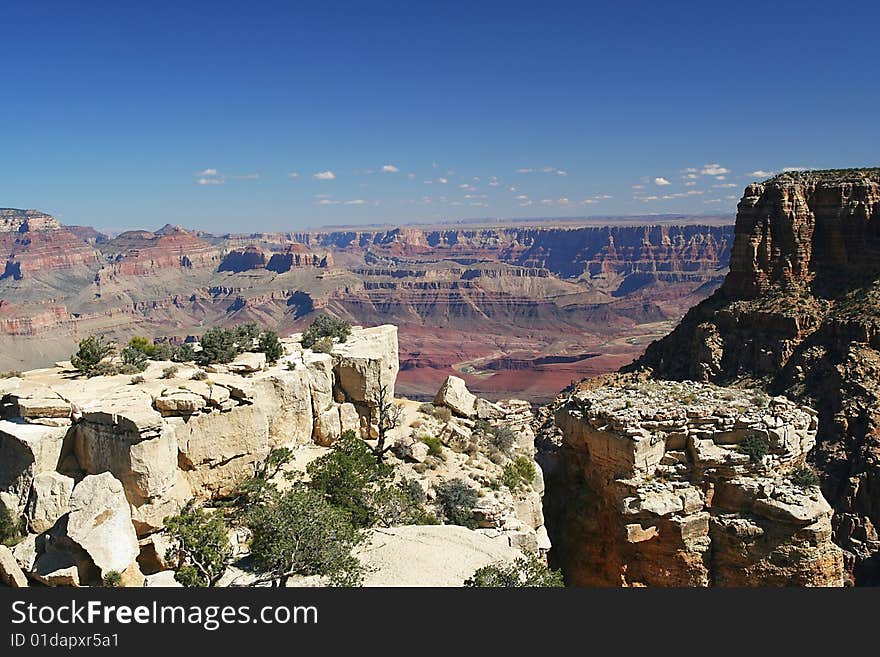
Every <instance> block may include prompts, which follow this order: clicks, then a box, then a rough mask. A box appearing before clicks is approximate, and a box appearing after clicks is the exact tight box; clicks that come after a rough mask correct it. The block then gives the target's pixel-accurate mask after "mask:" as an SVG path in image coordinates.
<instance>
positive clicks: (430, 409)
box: [419, 402, 435, 415]
mask: <svg viewBox="0 0 880 657" xmlns="http://www.w3.org/2000/svg"><path fill="white" fill-rule="evenodd" d="M434 410H435V408H434V404H432V403H431V402H425V403H424V404H419V413H424V414H425V415H434Z"/></svg>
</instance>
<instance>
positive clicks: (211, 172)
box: [196, 169, 218, 176]
mask: <svg viewBox="0 0 880 657" xmlns="http://www.w3.org/2000/svg"><path fill="white" fill-rule="evenodd" d="M196 175H197V176H216V175H218V173H217V169H202V170H201V171H199V172H198V173H197V174H196Z"/></svg>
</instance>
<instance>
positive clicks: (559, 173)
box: [556, 169, 568, 176]
mask: <svg viewBox="0 0 880 657" xmlns="http://www.w3.org/2000/svg"><path fill="white" fill-rule="evenodd" d="M556 175H557V176H567V175H568V171H563V170H562V169H558V170H557V171H556Z"/></svg>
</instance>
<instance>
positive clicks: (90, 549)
mask: <svg viewBox="0 0 880 657" xmlns="http://www.w3.org/2000/svg"><path fill="white" fill-rule="evenodd" d="M67 537H68V538H70V540H72V541H73V542H75V543H76V544H77V545H79V546H80V547H81V548H82V549H83V550H84V551H85V552H86V553H87V554H88V555H89V557H90V558H91V560H92V562H93V563H94V564H95V566H96V567H97V568H98V569H99V570H100V572H101V573H102V574H106V573H107V572H109V571H111V570H115V571H117V572H120V573H122V572H123V571H125V570H126V569H127V568H128V567H129V566H131V565H132V563H134V561H135V559H137V556H138V554H139V552H140V549H139V547H138V541H137V535H136V534H135V530H134V526H133V525H132V522H131V510H130V508H129V504H128V500H127V499H126V497H125V491H124V490H123V487H122V482H121V481H119V480H118V479H117V478H116V477H114V476H113V475H112V474H110V473H109V472H105V473H103V474H99V475H89V476H87V477H85V478H84V479H83V480H82V481H81V482H79V483H78V484H77V485H76V487H75V488H74V489H73V494H72V495H71V497H70V514H69V516H68V518H67Z"/></svg>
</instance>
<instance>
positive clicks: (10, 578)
mask: <svg viewBox="0 0 880 657" xmlns="http://www.w3.org/2000/svg"><path fill="white" fill-rule="evenodd" d="M0 582H2V583H3V584H5V585H6V586H11V587H13V588H25V587H27V585H28V581H27V577H25V575H24V572H22V570H21V567H20V566H19V565H18V562H17V561H16V560H15V557H14V556H13V555H12V550H10V549H9V548H8V547H6V546H5V545H0Z"/></svg>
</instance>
